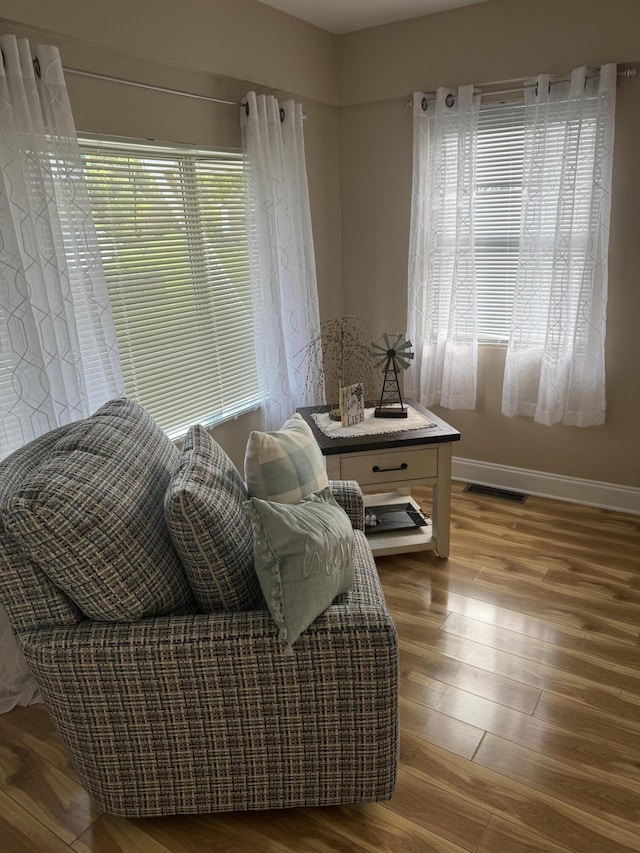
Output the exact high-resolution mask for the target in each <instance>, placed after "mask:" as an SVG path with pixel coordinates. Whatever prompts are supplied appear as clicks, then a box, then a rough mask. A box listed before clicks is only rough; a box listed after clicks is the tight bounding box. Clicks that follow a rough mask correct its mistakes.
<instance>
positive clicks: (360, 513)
mask: <svg viewBox="0 0 640 853" xmlns="http://www.w3.org/2000/svg"><path fill="white" fill-rule="evenodd" d="M329 487H330V489H331V491H332V493H333V496H334V498H335V499H336V501H337V502H338V503H339V504H340V506H341V507H342V509H343V510H344V511H345V512H346V513H347V515H348V516H349V519H350V520H351V524H352V525H353V529H354V530H364V501H363V497H362V489H361V488H360V484H359V483H358V482H357V481H356V480H329Z"/></svg>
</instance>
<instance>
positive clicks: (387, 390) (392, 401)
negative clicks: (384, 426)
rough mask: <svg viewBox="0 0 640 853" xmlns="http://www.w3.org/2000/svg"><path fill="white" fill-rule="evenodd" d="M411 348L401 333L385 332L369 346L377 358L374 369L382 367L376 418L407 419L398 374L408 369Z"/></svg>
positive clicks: (411, 353)
mask: <svg viewBox="0 0 640 853" xmlns="http://www.w3.org/2000/svg"><path fill="white" fill-rule="evenodd" d="M412 346H413V344H412V343H411V341H407V340H405V337H404V335H403V334H402V332H395V333H393V332H385V333H384V334H383V335H382V337H381V338H380V339H379V340H378V341H377V342H376V343H374V344H371V353H372V355H374V356H375V357H376V358H378V361H377V362H376V363H375V364H374V367H382V366H383V365H384V380H383V382H382V393H381V394H380V402H379V403H378V405H377V406H376V410H375V413H374V414H375V416H376V418H406V417H407V409H406V407H405V405H404V403H403V402H402V394H401V393H400V383H399V381H398V373H399V372H400V371H401V370H406V369H407V367H409V364H410V362H411V359H412V358H413V356H414V353H413V352H412V350H411V348H412Z"/></svg>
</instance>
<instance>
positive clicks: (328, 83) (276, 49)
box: [0, 0, 342, 470]
mask: <svg viewBox="0 0 640 853" xmlns="http://www.w3.org/2000/svg"><path fill="white" fill-rule="evenodd" d="M2 14H3V15H4V16H5V17H4V18H2V19H0V33H14V34H15V35H18V36H23V37H27V38H29V39H30V41H31V43H32V45H36V44H37V43H38V42H44V43H50V44H56V45H57V46H58V47H59V49H60V52H61V55H62V61H63V64H64V65H65V66H66V67H71V68H80V69H83V70H86V71H92V72H94V73H99V74H107V75H109V76H114V77H123V78H128V79H132V80H137V81H141V82H144V83H148V84H153V85H158V86H164V87H167V88H173V89H180V90H183V91H188V92H194V93H198V94H202V95H206V96H210V97H218V98H223V99H225V100H233V101H239V100H241V99H242V97H243V96H244V95H245V93H246V92H247V91H248V90H249V89H255V90H257V91H258V92H273V93H275V94H277V95H282V96H288V95H294V96H295V97H296V99H298V100H301V101H302V102H303V104H304V110H305V113H306V114H307V120H306V122H305V141H306V157H307V171H308V175H309V195H310V199H311V207H312V220H313V229H314V239H315V246H316V266H317V274H318V289H319V296H320V311H321V316H322V318H323V319H325V318H329V317H334V316H338V315H340V313H341V312H342V291H341V264H340V211H339V144H338V143H339V140H338V133H339V124H338V107H337V100H338V86H337V70H338V63H337V39H336V38H335V37H334V36H331V35H330V34H329V33H327V32H324V31H323V30H320V29H318V28H316V27H312V26H310V25H308V24H305V23H303V22H302V21H298V20H296V19H295V18H292V17H290V16H288V15H284V14H282V13H281V12H278V11H276V10H275V9H271V8H270V7H269V6H265V5H264V4H261V3H257V2H255V0H181V2H179V3H176V2H161V0H110V1H109V2H108V3H99V2H97V0H56V2H54V3H52V2H50V0H28V2H25V0H4V2H3V4H2ZM67 83H68V89H69V95H70V98H71V104H72V108H73V113H74V118H75V122H76V126H77V128H78V130H80V131H88V132H93V133H104V134H111V135H118V136H130V137H138V138H152V139H159V140H165V141H174V142H185V143H195V144H200V145H214V146H215V145H220V146H229V147H240V124H239V121H238V110H237V108H235V107H230V106H224V105H218V104H214V103H210V102H206V101H201V100H195V99H191V98H184V97H178V96H173V95H167V94H163V93H159V92H153V91H150V90H144V89H135V88H132V87H128V86H122V85H119V84H115V83H109V82H105V81H99V80H95V79H90V78H83V77H79V76H76V75H71V74H69V75H67ZM252 429H259V416H258V413H257V412H252V413H249V414H247V415H243V416H241V417H240V418H238V420H237V421H231V422H229V423H226V424H222V425H220V426H219V427H217V428H216V429H215V430H214V435H215V437H216V439H217V440H218V441H219V442H220V444H221V445H222V446H223V447H224V448H225V450H226V451H227V452H228V453H229V455H230V456H231V458H232V459H233V460H234V462H235V463H236V465H237V466H238V467H239V468H240V469H241V470H242V463H243V459H244V449H245V445H246V441H247V438H248V435H249V432H250V431H251V430H252Z"/></svg>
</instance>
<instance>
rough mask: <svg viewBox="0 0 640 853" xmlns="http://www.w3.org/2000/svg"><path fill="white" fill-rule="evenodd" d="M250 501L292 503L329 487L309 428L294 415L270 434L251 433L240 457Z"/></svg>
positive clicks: (316, 444)
mask: <svg viewBox="0 0 640 853" xmlns="http://www.w3.org/2000/svg"><path fill="white" fill-rule="evenodd" d="M244 476H245V480H246V483H247V489H248V490H249V496H250V497H252V498H261V499H262V500H265V501H278V502H279V503H285V504H295V503H298V501H300V500H302V498H304V497H306V496H307V495H310V494H312V493H313V492H318V491H320V489H324V488H325V487H326V486H328V485H329V480H328V478H327V470H326V467H325V464H324V458H323V456H322V452H321V451H320V448H319V447H318V443H317V441H316V440H315V438H314V435H313V432H312V431H311V427H310V426H309V425H308V424H307V423H306V421H305V420H304V418H302V417H301V416H300V415H298V414H295V415H294V416H293V417H291V418H289V420H288V421H287V422H286V423H285V424H284V426H283V427H282V429H279V430H276V431H274V432H258V431H255V432H252V433H251V435H250V436H249V441H248V442H247V449H246V452H245V457H244Z"/></svg>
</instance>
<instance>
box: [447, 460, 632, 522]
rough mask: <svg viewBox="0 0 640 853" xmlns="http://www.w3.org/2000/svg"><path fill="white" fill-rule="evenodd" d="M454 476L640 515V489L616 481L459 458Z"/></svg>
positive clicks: (497, 486) (487, 484)
mask: <svg viewBox="0 0 640 853" xmlns="http://www.w3.org/2000/svg"><path fill="white" fill-rule="evenodd" d="M452 477H453V479H454V480H464V481H466V482H469V483H478V484H479V485H481V486H494V487H496V488H499V489H511V490H512V491H516V492H525V493H526V494H527V495H537V496H538V497H543V498H554V499H555V500H559V501H568V502H569V503H579V504H586V505H588V506H597V507H600V508H602V509H614V510H618V511H619V512H631V513H634V514H635V515H640V489H637V488H634V487H633V486H617V485H616V484H615V483H600V482H598V481H597V480H581V479H579V478H577V477H563V476H560V475H558V474H545V473H544V472H542V471H530V470H528V469H526V468H511V467H510V466H509V465H495V464H492V463H490V462H476V461H475V460H473V459H458V458H456V457H454V458H453V461H452Z"/></svg>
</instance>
